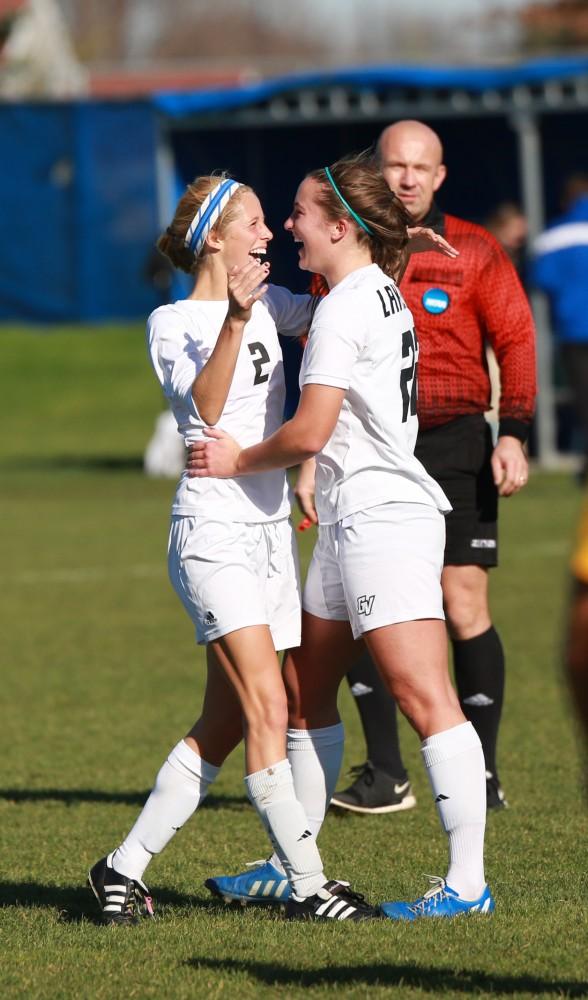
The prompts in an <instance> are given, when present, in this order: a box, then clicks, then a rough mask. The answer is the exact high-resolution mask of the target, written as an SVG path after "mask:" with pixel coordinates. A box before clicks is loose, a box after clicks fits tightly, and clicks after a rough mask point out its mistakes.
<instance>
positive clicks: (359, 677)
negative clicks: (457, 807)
mask: <svg viewBox="0 0 588 1000" xmlns="http://www.w3.org/2000/svg"><path fill="white" fill-rule="evenodd" d="M347 682H348V684H349V687H350V688H351V693H352V694H353V696H354V698H355V703H356V705H357V708H358V711H359V714H360V716H361V724H362V726H363V732H364V736H365V740H366V744H367V756H368V760H370V761H371V762H372V764H373V765H374V767H377V768H379V769H380V770H382V771H385V772H386V773H387V774H389V775H390V776H391V777H393V778H400V779H404V780H406V778H407V772H406V768H405V766H404V763H403V760H402V756H401V753H400V743H399V742H398V720H397V714H396V702H395V701H394V698H393V697H392V695H391V694H389V692H388V690H387V688H386V687H385V685H384V682H383V681H382V679H381V677H380V675H379V673H378V670H377V667H376V666H375V664H374V663H373V662H372V658H371V656H370V655H369V653H367V652H365V653H364V654H363V656H362V657H361V659H360V660H358V662H357V663H356V665H355V666H354V668H353V670H350V672H349V673H348V674H347Z"/></svg>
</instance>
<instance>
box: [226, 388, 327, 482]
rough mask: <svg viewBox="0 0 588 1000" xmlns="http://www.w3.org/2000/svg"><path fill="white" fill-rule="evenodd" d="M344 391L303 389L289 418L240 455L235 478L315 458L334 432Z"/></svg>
mask: <svg viewBox="0 0 588 1000" xmlns="http://www.w3.org/2000/svg"><path fill="white" fill-rule="evenodd" d="M345 392H346V390H345V389H339V388H335V387H333V386H329V385H316V384H313V385H306V386H304V388H303V389H302V392H301V394H300V402H299V404H298V409H297V410H296V413H295V414H294V416H293V417H292V419H291V420H288V421H287V422H286V423H285V424H282V426H281V427H280V429H279V430H278V431H276V432H275V434H272V436H271V437H269V438H267V439H266V440H265V441H262V442H261V443H260V444H256V445H253V446H252V447H251V448H245V449H244V450H243V451H242V452H241V454H240V456H239V462H238V466H237V475H240V476H243V475H248V474H249V473H251V472H263V471H265V470H268V469H289V468H290V467H291V466H292V465H299V464H300V463H301V462H305V461H306V459H308V458H312V457H313V456H314V455H316V454H317V453H318V452H319V451H320V450H321V449H322V448H324V446H325V445H326V443H327V441H328V440H329V438H330V437H331V434H332V433H333V431H334V430H335V425H336V423H337V419H338V417H339V413H340V410H341V406H342V404H343V399H344V397H345Z"/></svg>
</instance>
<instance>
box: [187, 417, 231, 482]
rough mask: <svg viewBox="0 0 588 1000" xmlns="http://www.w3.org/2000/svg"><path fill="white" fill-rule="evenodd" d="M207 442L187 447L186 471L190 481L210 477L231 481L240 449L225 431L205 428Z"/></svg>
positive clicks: (199, 442)
mask: <svg viewBox="0 0 588 1000" xmlns="http://www.w3.org/2000/svg"><path fill="white" fill-rule="evenodd" d="M204 433H205V435H206V437H207V439H208V440H202V441H195V442H194V443H193V444H190V445H188V457H187V460H186V469H187V471H188V476H189V477H190V478H191V479H194V478H204V477H207V476H208V477H212V478H214V479H232V478H233V477H234V476H236V475H237V474H238V473H237V464H238V461H239V455H240V454H241V447H240V445H238V444H237V442H236V441H235V439H234V438H232V437H231V435H230V434H227V433H226V431H221V430H219V429H217V428H216V427H205V428H204Z"/></svg>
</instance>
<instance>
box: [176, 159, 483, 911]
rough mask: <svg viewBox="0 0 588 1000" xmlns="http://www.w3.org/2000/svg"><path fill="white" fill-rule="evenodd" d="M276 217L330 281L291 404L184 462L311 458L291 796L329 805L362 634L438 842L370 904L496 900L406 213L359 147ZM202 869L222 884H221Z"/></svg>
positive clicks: (434, 905) (444, 905) (233, 465)
mask: <svg viewBox="0 0 588 1000" xmlns="http://www.w3.org/2000/svg"><path fill="white" fill-rule="evenodd" d="M285 225H286V229H287V230H288V231H290V232H291V233H292V235H293V237H294V240H295V241H296V242H297V243H298V244H299V258H300V267H301V268H303V269H305V270H309V271H315V272H319V273H321V274H323V275H324V276H325V278H326V280H327V282H328V285H329V288H330V293H329V295H328V296H327V297H326V298H325V299H323V300H322V302H321V304H320V305H319V306H318V308H317V309H316V312H315V315H314V318H313V321H312V326H311V329H310V334H309V338H308V343H307V346H306V349H305V354H304V358H303V362H302V371H301V376H300V384H301V390H302V391H301V397H300V403H299V406H298V409H297V412H296V414H295V415H294V417H293V418H292V419H291V420H290V421H288V422H287V423H285V424H284V425H283V426H282V427H281V428H280V429H279V430H277V431H276V432H275V433H274V434H273V435H271V436H270V437H268V438H266V439H265V440H264V441H263V442H262V443H260V444H257V445H253V446H247V445H246V444H245V442H244V441H243V440H242V439H241V436H240V435H237V438H238V440H239V444H237V442H236V441H234V440H233V439H232V438H230V437H227V435H226V434H224V432H222V431H220V430H215V429H211V430H207V431H206V432H205V435H206V437H208V438H209V440H208V442H206V441H201V442H199V443H198V444H197V445H196V446H195V447H194V448H193V449H190V459H189V465H190V467H191V471H192V473H193V474H196V475H197V476H202V475H206V476H215V477H219V476H225V475H227V476H231V477H233V476H242V477H247V476H248V475H251V474H256V475H258V474H259V473H260V472H264V471H268V470H271V469H276V468H281V467H289V466H293V465H297V464H299V463H300V462H302V461H303V460H305V459H307V458H309V457H310V456H312V455H315V454H316V456H317V471H316V506H317V511H318V516H319V536H318V541H317V544H316V547H315V551H314V555H313V559H312V563H311V566H310V569H309V572H308V578H307V581H306V586H305V590H304V597H303V607H304V612H303V626H302V645H301V647H300V648H299V649H294V650H292V651H291V653H290V654H289V656H288V657H287V662H286V667H285V676H286V678H287V682H288V685H289V688H290V696H291V697H290V703H291V713H290V726H291V727H292V729H291V730H290V736H291V743H292V746H293V747H294V748H295V749H297V750H298V751H299V753H298V755H296V754H294V755H291V756H292V757H294V756H298V758H299V762H298V764H297V765H296V766H297V767H298V768H299V769H300V773H301V774H302V775H303V778H301V780H300V782H298V781H297V780H296V774H295V787H296V789H297V794H298V795H299V797H302V796H303V797H304V800H305V802H306V804H307V812H308V813H310V812H311V810H312V809H313V806H312V796H313V789H314V795H315V798H316V799H317V801H316V802H315V805H314V813H315V816H318V815H320V814H321V808H322V810H323V815H324V809H325V808H326V805H327V804H328V801H329V799H330V795H331V793H332V791H333V790H334V783H333V771H334V768H333V767H329V764H328V761H327V763H325V760H327V759H328V757H329V754H330V757H331V760H332V758H333V749H332V746H330V747H328V750H329V754H327V753H326V751H325V752H324V754H323V749H322V745H323V741H322V740H321V735H322V734H324V733H326V732H327V731H329V732H331V733H333V732H334V728H335V727H336V726H337V725H338V724H339V716H338V714H337V704H336V699H337V689H338V686H339V682H340V680H341V677H342V676H344V674H345V673H346V672H347V670H348V669H349V667H350V665H351V663H352V662H353V660H354V658H355V657H356V656H357V652H354V650H353V645H354V640H356V639H358V638H360V637H361V638H363V640H364V641H365V643H366V645H367V646H368V649H369V651H370V653H371V655H372V658H373V659H374V661H375V662H376V664H377V665H378V668H379V670H380V671H381V673H382V676H383V677H384V679H385V681H386V682H387V684H388V685H389V687H390V690H391V692H392V694H393V695H394V697H395V698H396V700H397V702H398V704H399V706H400V708H401V710H402V711H403V712H404V714H405V715H406V716H407V718H408V719H409V721H410V722H411V723H412V725H413V726H414V728H415V729H416V731H417V733H418V734H419V736H420V737H421V739H422V754H423V759H424V762H425V766H426V768H427V771H428V774H429V779H430V783H431V786H432V789H433V794H434V797H435V802H436V803H437V806H438V811H439V815H440V819H441V822H442V825H443V828H444V830H445V831H446V832H447V834H448V838H449V856H450V863H449V871H448V874H447V878H446V879H441V878H436V879H434V880H433V882H434V884H433V887H432V888H431V889H430V890H429V891H428V892H427V893H425V895H424V896H423V897H422V898H421V899H418V900H416V901H415V902H414V903H412V904H407V903H386V904H383V907H382V908H383V911H384V913H385V914H386V916H389V917H391V918H393V919H408V920H412V919H415V918H416V917H426V916H454V915H456V914H458V913H464V912H484V913H487V912H490V911H491V910H492V909H493V907H494V902H493V899H492V896H491V894H490V890H489V889H488V887H487V885H486V882H485V878H484V866H483V843H484V829H485V815H486V795H485V771H484V758H483V754H482V749H481V745H480V741H479V738H478V736H477V734H476V732H475V730H474V729H473V727H472V725H471V723H469V722H466V720H465V718H464V716H463V714H462V712H461V709H460V706H459V702H458V700H457V697H456V695H455V693H454V691H453V688H452V686H451V683H450V680H449V674H448V666H447V639H446V632H445V625H444V621H443V607H442V594H441V586H440V575H441V569H442V565H443V548H444V539H445V531H444V518H443V512H446V511H447V510H448V509H449V505H448V502H447V499H446V497H445V495H444V494H443V492H442V491H441V489H440V488H439V487H438V485H437V484H436V483H435V482H434V480H432V479H431V477H430V476H429V475H428V474H427V473H426V471H425V469H424V467H423V466H422V465H421V464H420V462H418V461H417V459H416V458H415V457H414V453H413V452H414V443H415V439H416V434H417V417H416V378H417V365H418V344H417V340H416V336H415V332H414V329H413V320H412V315H411V313H410V311H409V310H408V308H407V307H406V305H405V303H404V301H403V299H402V295H401V293H400V291H399V290H398V287H397V285H396V283H395V281H394V277H395V276H396V275H397V274H398V271H399V268H400V266H401V263H402V255H403V249H402V248H403V247H404V246H405V244H406V225H407V218H405V217H404V214H403V212H402V210H401V208H400V206H399V205H398V202H397V201H396V200H395V199H394V196H393V195H392V194H391V192H390V191H389V189H388V186H387V184H386V182H385V180H384V179H383V177H382V176H381V173H380V171H379V169H378V168H377V166H375V165H373V164H372V163H370V162H369V161H367V160H366V159H365V157H359V158H352V159H348V160H344V161H339V163H337V164H335V165H334V166H333V167H331V168H330V169H329V168H325V169H320V170H317V171H314V172H313V173H311V174H309V175H308V176H307V177H306V179H305V180H304V181H303V182H302V184H301V185H300V187H299V189H298V192H297V195H296V200H295V203H294V209H293V212H292V214H291V216H290V218H289V219H288V220H287V222H286V224H285ZM341 739H342V737H341ZM323 756H324V758H325V759H323ZM335 777H336V776H335ZM303 784H304V786H305V791H304V792H303V791H302V785H303ZM319 800H320V801H319ZM315 828H316V827H315ZM276 863H277V862H276V859H275V857H274V858H273V859H272V861H271V862H270V867H271V868H272V869H273V868H275V866H276ZM267 874H268V873H267V868H266V870H265V877H267ZM276 875H277V873H274V878H275V877H276ZM253 877H255V873H253ZM236 878H237V879H238V878H241V876H237V877H236ZM210 881H211V882H213V883H214V882H216V883H217V885H216V888H220V889H224V890H225V892H226V894H227V895H231V893H230V888H231V886H230V882H231V879H230V878H225V879H217V880H210ZM221 883H222V885H221ZM207 884H210V882H209V883H207ZM211 887H212V888H215V886H211ZM227 890H228V891H227ZM221 894H222V893H221Z"/></svg>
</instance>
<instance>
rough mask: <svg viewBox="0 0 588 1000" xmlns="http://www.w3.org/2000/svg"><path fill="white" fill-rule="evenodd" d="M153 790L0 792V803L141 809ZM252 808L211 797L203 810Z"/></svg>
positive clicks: (235, 798)
mask: <svg viewBox="0 0 588 1000" xmlns="http://www.w3.org/2000/svg"><path fill="white" fill-rule="evenodd" d="M149 791H150V789H147V790H146V791H144V792H105V791H102V790H101V789H99V788H0V801H2V800H3V801H5V802H14V803H20V802H63V803H64V805H66V806H74V805H77V804H78V803H80V802H104V803H107V804H112V805H125V806H142V805H144V804H145V802H146V800H147V796H148V795H149ZM244 806H249V799H248V798H247V796H246V795H222V794H221V795H218V794H217V795H208V796H207V798H206V799H205V800H204V802H203V803H202V805H201V807H200V808H201V809H242V808H243V807H244Z"/></svg>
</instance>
